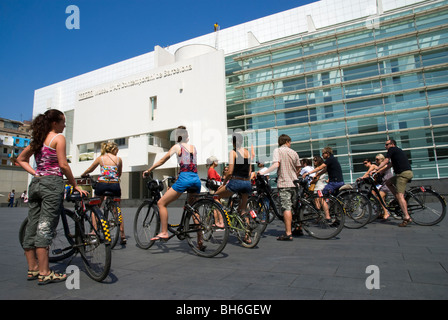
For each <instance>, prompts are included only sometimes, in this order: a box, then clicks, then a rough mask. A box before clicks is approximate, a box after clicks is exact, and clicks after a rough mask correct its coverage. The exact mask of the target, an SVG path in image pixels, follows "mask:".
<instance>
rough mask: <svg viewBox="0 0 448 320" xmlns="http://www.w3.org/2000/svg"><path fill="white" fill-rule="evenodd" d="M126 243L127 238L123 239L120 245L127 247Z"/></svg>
mask: <svg viewBox="0 0 448 320" xmlns="http://www.w3.org/2000/svg"><path fill="white" fill-rule="evenodd" d="M126 243H127V240H126V237H123V238H121V241H120V245H122V246H124V245H126Z"/></svg>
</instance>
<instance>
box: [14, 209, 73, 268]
mask: <svg viewBox="0 0 448 320" xmlns="http://www.w3.org/2000/svg"><path fill="white" fill-rule="evenodd" d="M72 215H73V212H71V211H70V210H68V209H65V208H64V213H63V214H61V216H60V218H59V220H58V225H57V226H56V228H55V230H54V238H53V240H52V243H51V245H50V248H49V250H48V258H49V261H50V262H58V261H61V260H64V259H66V258H68V257H71V256H72V255H73V254H74V253H75V249H74V248H73V245H74V243H75V241H74V234H75V221H74V220H73V216H72ZM27 226H28V218H26V219H25V220H24V221H23V222H22V225H21V226H20V231H19V241H20V244H21V245H22V243H23V239H24V238H25V232H26V228H27Z"/></svg>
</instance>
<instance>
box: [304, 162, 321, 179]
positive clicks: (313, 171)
mask: <svg viewBox="0 0 448 320" xmlns="http://www.w3.org/2000/svg"><path fill="white" fill-rule="evenodd" d="M326 168H327V165H326V164H325V163H322V164H321V165H320V166H318V167H316V168H314V169H313V170H311V171H309V172H307V173H305V174H303V175H302V178H305V177H306V176H308V175H310V174H312V173H315V172H319V171H321V170H324V169H326Z"/></svg>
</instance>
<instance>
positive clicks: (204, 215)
mask: <svg viewBox="0 0 448 320" xmlns="http://www.w3.org/2000/svg"><path fill="white" fill-rule="evenodd" d="M192 207H193V210H194V211H193V212H188V213H187V214H186V216H185V220H184V221H183V225H184V230H185V233H186V235H187V237H186V238H187V241H188V244H189V245H190V247H191V248H192V249H193V251H194V252H195V253H196V254H197V255H198V256H201V257H206V258H211V257H214V256H216V255H217V254H218V253H220V252H221V251H222V250H223V249H224V247H225V246H226V244H227V240H228V238H229V228H228V226H227V218H226V216H225V214H224V211H223V210H222V208H221V205H220V204H218V203H217V202H216V201H214V200H211V199H199V200H198V201H196V202H195V203H193V205H192ZM215 215H221V216H222V220H223V221H224V224H225V227H224V228H219V227H217V226H216V225H215Z"/></svg>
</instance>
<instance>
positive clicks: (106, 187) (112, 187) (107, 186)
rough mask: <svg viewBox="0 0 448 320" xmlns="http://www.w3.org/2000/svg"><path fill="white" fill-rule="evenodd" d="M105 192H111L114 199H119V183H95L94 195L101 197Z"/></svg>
mask: <svg viewBox="0 0 448 320" xmlns="http://www.w3.org/2000/svg"><path fill="white" fill-rule="evenodd" d="M106 191H109V192H112V193H113V195H114V196H115V197H121V188H120V184H119V183H104V182H97V184H96V186H95V195H96V196H102V195H104V193H105V192H106Z"/></svg>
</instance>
